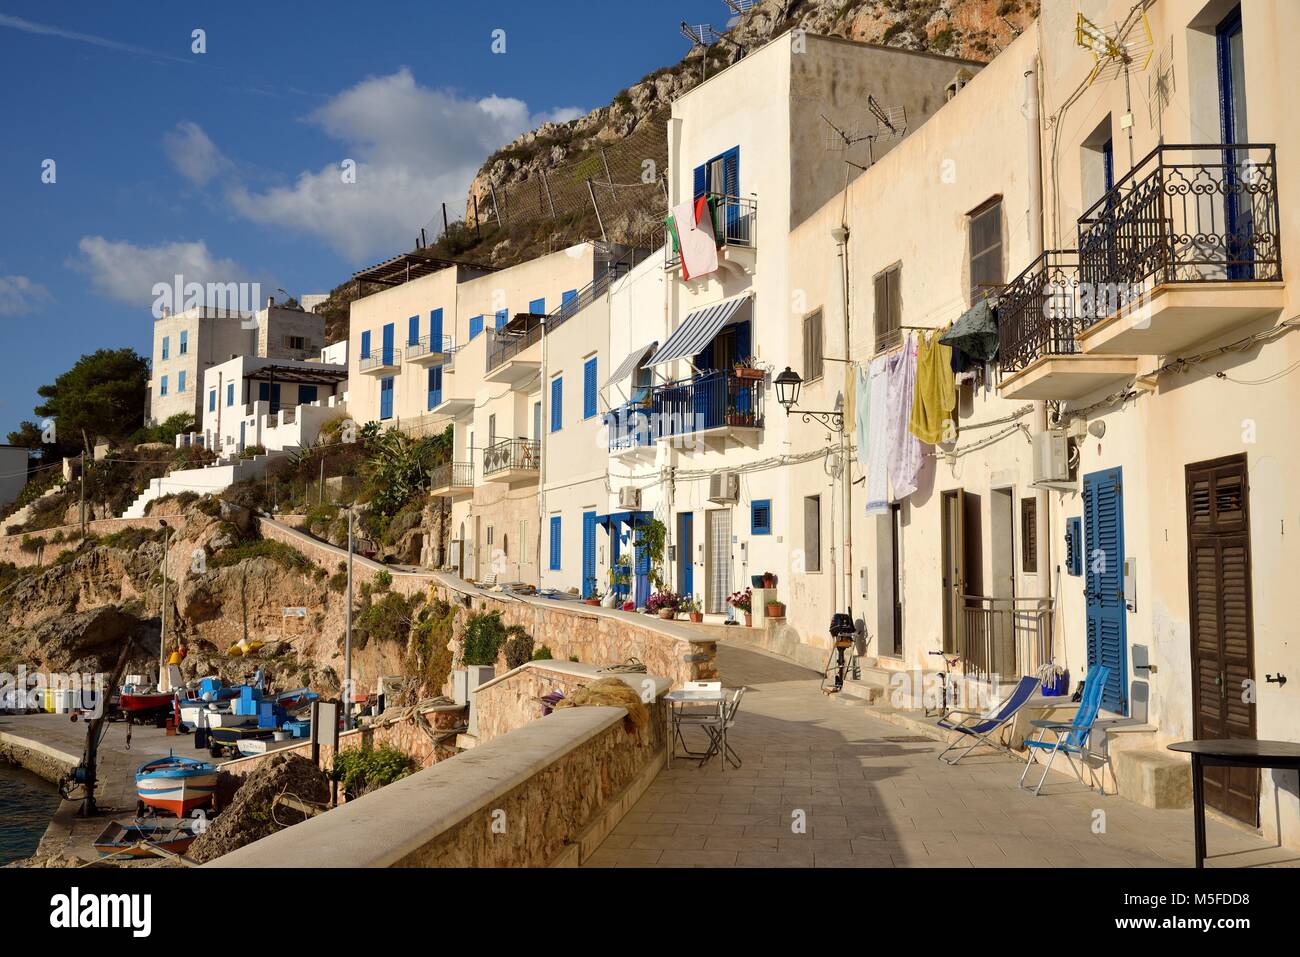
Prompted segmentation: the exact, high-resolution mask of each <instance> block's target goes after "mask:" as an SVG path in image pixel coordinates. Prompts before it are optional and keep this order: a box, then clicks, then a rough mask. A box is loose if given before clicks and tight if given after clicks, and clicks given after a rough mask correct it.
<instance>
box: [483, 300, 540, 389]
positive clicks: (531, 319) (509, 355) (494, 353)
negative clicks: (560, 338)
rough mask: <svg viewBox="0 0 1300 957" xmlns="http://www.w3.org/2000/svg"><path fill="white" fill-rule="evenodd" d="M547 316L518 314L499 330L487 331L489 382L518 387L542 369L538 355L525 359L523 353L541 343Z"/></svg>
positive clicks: (526, 313) (487, 378) (487, 377)
mask: <svg viewBox="0 0 1300 957" xmlns="http://www.w3.org/2000/svg"><path fill="white" fill-rule="evenodd" d="M545 333H546V317H545V316H539V315H534V314H533V313H530V312H521V313H517V314H516V315H515V317H514V318H513V319H511V320H510V321H509V322H507V323H506V324H505V325H504V326H502V327H501V328H500V329H489V330H488V331H487V337H488V338H487V375H486V376H484V378H485V379H486V380H487V381H488V382H504V383H507V384H509V385H519V384H521V383H523V382H525V381H526V380H528V379H529V378H531V377H532V376H534V375H536V374H537V372H538V370H539V369H541V367H542V360H541V356H540V355H535V356H533V357H530V358H525V357H524V356H525V353H527V352H528V350H529V349H530V348H532V347H533V346H535V345H536V344H537V343H539V342H541V341H542V336H543V335H545Z"/></svg>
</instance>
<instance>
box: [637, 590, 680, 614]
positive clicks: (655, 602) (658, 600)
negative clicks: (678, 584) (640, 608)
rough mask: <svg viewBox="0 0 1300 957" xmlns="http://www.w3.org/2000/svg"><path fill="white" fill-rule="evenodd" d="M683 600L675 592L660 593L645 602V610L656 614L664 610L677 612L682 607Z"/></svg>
mask: <svg viewBox="0 0 1300 957" xmlns="http://www.w3.org/2000/svg"><path fill="white" fill-rule="evenodd" d="M681 604H682V598H681V596H680V595H678V594H677V592H674V591H658V592H655V593H654V594H653V595H651V596H650V597H649V598H647V599H646V600H645V610H646V611H648V612H650V613H651V614H654V613H655V612H658V611H661V610H663V609H664V608H671V609H672V610H673V611H676V610H677V609H678V608H680V607H681Z"/></svg>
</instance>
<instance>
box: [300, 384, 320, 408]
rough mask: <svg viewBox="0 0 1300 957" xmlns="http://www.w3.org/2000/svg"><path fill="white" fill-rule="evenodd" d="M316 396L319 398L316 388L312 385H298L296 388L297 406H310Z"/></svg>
mask: <svg viewBox="0 0 1300 957" xmlns="http://www.w3.org/2000/svg"><path fill="white" fill-rule="evenodd" d="M318 396H319V393H318V392H317V391H316V387H315V386H314V385H300V386H298V404H299V405H310V404H311V403H313V402H315V401H316V399H317V397H318Z"/></svg>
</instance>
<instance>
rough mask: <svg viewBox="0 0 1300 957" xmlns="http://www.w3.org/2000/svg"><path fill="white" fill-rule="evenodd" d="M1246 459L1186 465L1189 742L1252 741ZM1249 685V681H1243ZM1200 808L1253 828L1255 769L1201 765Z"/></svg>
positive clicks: (1252, 667) (1256, 811)
mask: <svg viewBox="0 0 1300 957" xmlns="http://www.w3.org/2000/svg"><path fill="white" fill-rule="evenodd" d="M1249 516H1250V512H1249V487H1248V483H1247V472H1246V456H1245V455H1233V456H1229V457H1227V458H1222V459H1215V460H1213V461H1210V462H1197V463H1195V464H1192V465H1188V466H1187V551H1188V555H1187V561H1188V572H1187V575H1188V591H1189V598H1190V603H1189V610H1190V613H1191V625H1192V708H1193V712H1192V714H1193V722H1194V724H1193V727H1194V733H1195V737H1196V738H1197V739H1198V740H1199V739H1203V738H1248V739H1253V738H1254V737H1255V704H1254V687H1253V682H1254V677H1255V636H1254V623H1253V620H1252V614H1251V600H1250V574H1251V573H1250V517H1249ZM1248 683H1249V684H1248ZM1205 803H1206V804H1208V805H1209V806H1210V807H1214V808H1217V809H1218V810H1220V811H1223V812H1224V813H1225V814H1229V815H1231V816H1232V817H1235V818H1237V819H1238V820H1240V821H1244V822H1246V823H1247V824H1250V825H1254V826H1258V824H1259V772H1258V771H1257V770H1254V769H1252V768H1208V767H1207V768H1206V769H1205Z"/></svg>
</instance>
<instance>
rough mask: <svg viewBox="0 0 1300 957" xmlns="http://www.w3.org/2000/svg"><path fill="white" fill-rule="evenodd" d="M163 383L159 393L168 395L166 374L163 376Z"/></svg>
mask: <svg viewBox="0 0 1300 957" xmlns="http://www.w3.org/2000/svg"><path fill="white" fill-rule="evenodd" d="M161 385H162V388H161V389H159V390H158V394H159V395H166V394H167V377H166V376H163V377H162V383H161Z"/></svg>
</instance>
